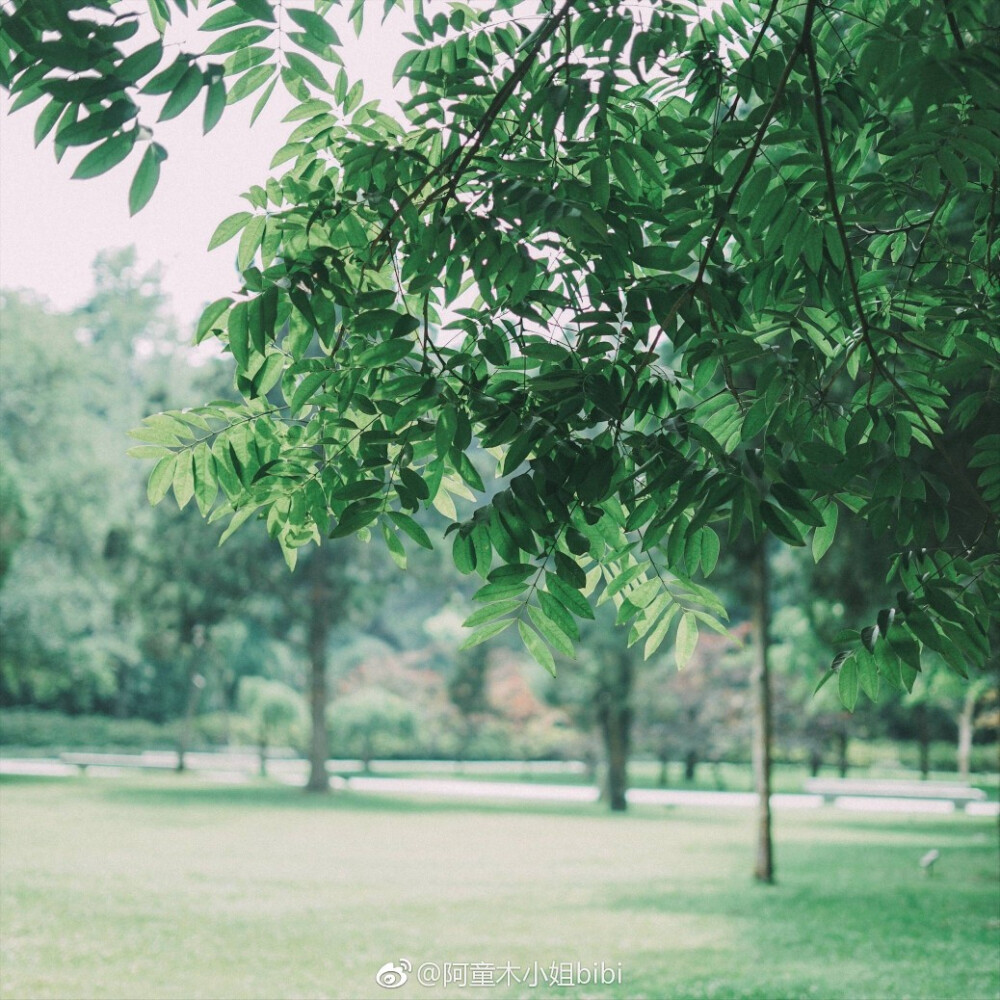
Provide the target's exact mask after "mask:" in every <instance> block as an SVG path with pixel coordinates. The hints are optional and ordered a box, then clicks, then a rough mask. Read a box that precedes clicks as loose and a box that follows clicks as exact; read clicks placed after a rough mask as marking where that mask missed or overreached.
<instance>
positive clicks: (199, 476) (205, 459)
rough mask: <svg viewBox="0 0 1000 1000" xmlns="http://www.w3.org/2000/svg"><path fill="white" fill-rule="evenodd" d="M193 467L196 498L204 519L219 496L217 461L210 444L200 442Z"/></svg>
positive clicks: (196, 446)
mask: <svg viewBox="0 0 1000 1000" xmlns="http://www.w3.org/2000/svg"><path fill="white" fill-rule="evenodd" d="M192 467H193V472H194V498H195V502H196V503H197V504H198V510H199V511H200V512H201V516H202V517H204V516H205V515H206V514H207V513H208V512H209V511H210V510H211V509H212V504H214V503H215V498H216V497H217V496H218V494H219V482H218V480H217V479H216V477H215V459H214V458H213V456H212V453H211V451H210V450H209V447H208V444H207V443H206V442H204V441H199V442H198V444H196V445H195V447H194V452H193V453H192Z"/></svg>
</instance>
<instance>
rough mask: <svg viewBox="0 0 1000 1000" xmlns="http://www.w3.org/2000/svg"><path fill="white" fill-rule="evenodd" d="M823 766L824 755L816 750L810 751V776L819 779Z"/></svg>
mask: <svg viewBox="0 0 1000 1000" xmlns="http://www.w3.org/2000/svg"><path fill="white" fill-rule="evenodd" d="M822 766H823V754H822V753H820V751H819V750H816V749H815V748H814V749H812V750H810V751H809V776H810V777H811V778H818V777H819V769H820V768H821V767H822Z"/></svg>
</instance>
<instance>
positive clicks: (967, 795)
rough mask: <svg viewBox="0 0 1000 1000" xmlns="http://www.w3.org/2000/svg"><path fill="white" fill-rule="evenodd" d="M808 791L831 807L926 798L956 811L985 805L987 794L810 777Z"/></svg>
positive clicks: (935, 785) (937, 785) (932, 784)
mask: <svg viewBox="0 0 1000 1000" xmlns="http://www.w3.org/2000/svg"><path fill="white" fill-rule="evenodd" d="M805 790H806V791H807V792H809V793H811V794H812V795H822V796H823V801H824V802H825V803H827V804H828V805H829V804H830V803H832V802H834V801H835V800H836V799H840V798H865V799H868V798H871V799H922V800H939V801H945V802H951V803H953V804H954V805H955V807H956V808H961V807H963V806H966V805H968V804H969V803H970V802H983V801H984V800H985V799H986V793H985V792H984V791H983V790H982V789H980V788H970V787H969V786H968V785H960V784H958V783H956V782H943V781H879V780H872V779H865V778H810V779H809V780H808V781H806V783H805Z"/></svg>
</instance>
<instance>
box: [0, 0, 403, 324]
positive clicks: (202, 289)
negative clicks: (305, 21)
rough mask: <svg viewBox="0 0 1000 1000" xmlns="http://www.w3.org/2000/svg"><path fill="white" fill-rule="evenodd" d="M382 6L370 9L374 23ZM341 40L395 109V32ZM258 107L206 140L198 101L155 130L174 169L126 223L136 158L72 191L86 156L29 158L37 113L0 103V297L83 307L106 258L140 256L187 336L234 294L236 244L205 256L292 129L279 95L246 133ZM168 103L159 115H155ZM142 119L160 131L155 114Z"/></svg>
mask: <svg viewBox="0 0 1000 1000" xmlns="http://www.w3.org/2000/svg"><path fill="white" fill-rule="evenodd" d="M381 6H382V5H381V3H378V4H374V5H373V7H377V8H379V10H378V13H381ZM372 13H373V14H375V13H376V11H375V10H373V11H372ZM390 25H391V22H390ZM337 28H338V32H339V34H340V37H341V40H342V41H343V42H344V49H343V50H342V53H341V54H342V56H343V58H344V59H345V61H346V62H347V66H348V74H349V76H350V77H351V79H352V80H353V79H357V78H358V76H359V75H361V74H362V73H363V75H364V79H365V82H366V86H365V93H366V97H367V98H368V99H371V98H373V97H379V98H381V99H382V100H386V99H387V98H389V96H390V90H391V79H392V69H393V67H394V66H395V64H396V61H397V60H398V58H399V56H400V55H401V54H402V53H403V52H404V51H405V50H406V48H407V47H408V46H409V43H408V42H406V41H405V39H403V38H402V37H401V36H400V33H399V29H398V28H393V27H391V26H390V27H385V28H380V27H379V24H378V20H377V19H376V18H372V23H371V24H368V25H366V30H365V34H364V36H363V39H362V41H361V42H358V41H357V40H356V39H355V38H354V36H353V32H352V31H351V30H350V29H349V28H347V27H343V28H342V27H341V26H340V25H338V26H337ZM317 96H322V95H319V94H318V95H317ZM256 97H257V95H256V94H254V95H251V96H250V97H248V98H247V99H246V100H244V101H241V102H240V103H238V104H236V105H234V106H231V107H229V108H227V109H226V113H225V114H224V115H223V117H222V121H221V122H220V123H219V124H218V125H217V126H216V127H215V129H214V130H213V131H212V132H210V133H209V135H207V136H203V135H202V134H201V108H202V104H203V101H204V98H203V97H199V99H198V100H197V101H196V102H195V104H193V105H192V106H191V108H190V109H188V111H187V112H185V113H184V114H183V115H181V116H180V117H179V118H177V119H174V120H173V121H170V122H164V123H163V124H158V125H155V129H154V131H155V138H156V140H157V141H158V142H162V144H163V145H165V146H166V147H167V150H168V153H169V159H168V160H167V161H166V162H165V163H164V164H163V166H162V168H161V173H160V183H159V185H158V186H157V189H156V193H155V194H154V195H153V199H152V201H150V203H149V204H148V205H147V206H146V207H145V208H144V209H143V210H142V211H141V212H140V213H139V214H138V215H136V216H135V217H134V218H130V217H129V214H128V189H129V185H130V184H131V182H132V176H133V174H134V171H135V169H136V167H137V166H138V163H139V156H138V155H137V154H136V153H133V154H132V156H131V157H130V158H129V159H128V160H126V161H125V163H123V164H120V165H119V166H117V167H115V168H114V169H113V170H111V171H110V172H109V173H107V174H105V175H103V176H101V177H97V178H93V179H92V180H86V181H78V180H77V181H75V180H71V179H70V175H71V174H72V173H73V170H74V169H75V167H76V163H77V162H78V160H79V158H80V155H81V154H80V152H75V151H73V150H70V151H68V152H67V154H66V156H65V157H64V159H63V161H62V163H61V164H57V163H56V162H55V155H54V153H53V147H52V142H51V136H49V138H48V139H46V140H44V141H43V142H42V144H41V146H39V147H38V149H35V148H34V141H33V138H32V130H33V128H34V122H35V117H36V115H37V111H38V109H39V107H41V106H42V104H41V102H40V104H39V105H29V106H28V107H26V108H23V109H21V110H20V111H18V112H16V113H15V114H14V115H13V116H8V114H7V109H8V107H9V104H10V102H9V100H8V99H7V95H6V94H3V95H2V97H0V109H2V110H0V285H2V286H3V287H4V288H9V289H14V288H30V289H33V290H34V291H36V292H38V293H40V294H41V295H43V296H44V297H46V298H47V299H49V300H50V301H51V302H52V304H53V305H54V306H56V307H57V308H59V309H69V308H71V307H73V306H76V305H79V304H80V303H82V302H84V301H85V300H86V299H87V298H88V296H89V294H90V292H91V290H92V282H91V264H92V262H93V260H94V257H95V256H96V255H97V253H98V252H99V251H100V250H103V249H107V248H118V247H124V246H128V245H129V244H135V246H136V247H137V248H138V251H139V258H140V262H141V263H142V264H143V265H144V266H152V265H153V264H155V263H157V262H159V263H160V264H161V265H162V267H163V285H164V289H165V290H166V291H167V293H168V294H169V295H170V297H171V300H172V310H173V312H174V313H175V315H176V316H177V317H178V319H179V320H180V321H181V322H182V323H184V324H186V325H191V324H192V323H193V322H194V321H195V320H196V318H197V316H198V314H199V312H200V310H201V307H202V306H203V305H204V304H205V303H207V302H209V301H211V300H213V299H217V298H219V297H220V296H222V295H225V294H227V293H229V292H231V291H234V290H235V289H236V288H237V287H238V283H237V275H236V270H235V263H234V261H235V253H236V250H235V246H236V244H235V241H233V242H232V243H229V244H226V245H225V246H222V247H219V248H218V249H216V250H213V251H212V252H211V253H208V251H207V249H206V248H207V246H208V241H209V239H210V238H211V236H212V233H213V232H214V231H215V227H216V226H217V225H218V224H219V222H221V221H222V219H224V218H225V217H226V216H227V215H231V214H232V213H233V212H238V211H241V210H242V209H245V208H246V207H247V205H246V202H244V201H243V200H242V199H241V198H240V197H239V196H240V194H241V193H242V192H243V191H246V190H247V189H248V188H249V187H250V186H251V185H252V184H262V183H263V182H264V181H265V180H266V179H267V177H268V176H269V171H268V165H269V164H270V162H271V158H272V156H273V155H274V153H275V151H276V150H277V149H278V148H279V147H280V146H282V145H283V144H284V142H285V139H286V137H287V135H288V133H289V132H290V131H291V130H292V129H293V128H294V127H295V125H296V124H297V123H295V122H293V123H290V124H285V123H282V121H281V118H282V116H283V114H284V113H285V112H286V111H287V110H288V108H290V107H291V106H292V105H293V104H294V102H293V101H291V99H289V98H288V96H287V95H286V94H284V92H283V91H282V89H281V85H280V84H279V85H278V88H277V89H276V90H275V92H274V94H273V96H272V98H271V101H270V103H269V106H268V108H267V109H266V110H265V111H264V113H263V114H262V115H261V116H260V118H258V120H257V122H256V123H255V125H254V126H253V128H252V129H251V128H249V120H250V112H251V110H252V108H253V106H254V104H255V102H256ZM162 101H163V98H158V99H157V101H156V103H155V104H154V105H153V107H154V108H155V109H156V111H157V112H158V109H159V106H160V104H162ZM147 117H149V118H151V119H153V120H155V114H153V115H148V114H147Z"/></svg>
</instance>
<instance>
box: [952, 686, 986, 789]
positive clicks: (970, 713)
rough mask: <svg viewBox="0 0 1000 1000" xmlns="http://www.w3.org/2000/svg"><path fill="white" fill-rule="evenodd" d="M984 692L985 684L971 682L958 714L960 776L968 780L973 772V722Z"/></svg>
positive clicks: (963, 779)
mask: <svg viewBox="0 0 1000 1000" xmlns="http://www.w3.org/2000/svg"><path fill="white" fill-rule="evenodd" d="M982 693H983V685H981V684H970V685H969V686H968V688H966V691H965V699H964V701H963V702H962V711H961V712H959V714H958V776H959V778H960V779H961V780H962V781H966V782H967V781H968V780H969V777H970V775H971V773H972V767H971V763H972V728H973V727H972V724H973V722H974V721H975V718H976V702H978V701H979V696H980V695H981V694H982Z"/></svg>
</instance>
